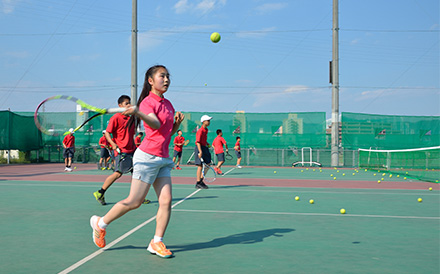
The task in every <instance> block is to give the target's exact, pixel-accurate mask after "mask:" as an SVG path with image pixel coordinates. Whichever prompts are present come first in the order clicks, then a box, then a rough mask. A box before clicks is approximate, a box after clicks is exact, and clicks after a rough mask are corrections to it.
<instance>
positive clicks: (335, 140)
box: [331, 0, 339, 167]
mask: <svg viewBox="0 0 440 274" xmlns="http://www.w3.org/2000/svg"><path fill="white" fill-rule="evenodd" d="M338 9H339V8H338V0H333V56H332V59H333V60H332V66H331V69H332V71H331V75H332V76H331V77H332V79H331V80H332V136H331V137H332V142H331V166H332V167H336V166H338V165H339V10H338Z"/></svg>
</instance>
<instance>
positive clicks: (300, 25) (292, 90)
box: [0, 0, 440, 118]
mask: <svg viewBox="0 0 440 274" xmlns="http://www.w3.org/2000/svg"><path fill="white" fill-rule="evenodd" d="M339 12H340V15H339V27H340V86H341V87H340V109H339V110H340V112H361V113H374V114H391V115H440V86H439V74H440V73H439V49H440V46H439V29H440V26H439V24H440V23H439V1H438V0H423V1H422V0H387V1H383V0H381V1H379V0H369V1H353V0H350V1H349V0H340V1H339ZM138 17H139V19H138V29H139V38H138V39H139V41H138V42H139V43H138V49H139V50H138V54H139V56H138V72H139V73H138V74H139V76H138V84H139V92H140V90H141V87H142V83H143V80H144V79H143V75H144V73H145V71H146V70H147V69H148V67H150V66H152V65H155V64H164V65H166V66H167V67H168V69H169V71H170V73H171V76H172V85H171V88H170V89H169V91H168V92H167V94H166V97H167V98H169V99H170V100H171V101H172V103H173V104H174V106H175V108H176V110H181V111H201V112H203V111H209V112H231V111H237V110H240V111H246V112H307V111H313V112H314V111H323V112H326V113H327V117H328V118H330V117H331V86H330V84H329V81H328V80H329V61H330V60H331V59H332V31H331V28H332V0H291V1H287V0H285V1H282V0H280V1H268V0H217V1H215V0H173V1H171V0H162V1H138ZM0 25H1V26H2V28H1V29H0V71H1V73H0V110H5V109H8V108H10V109H11V110H12V111H33V110H34V109H35V108H36V106H37V105H38V103H39V102H40V101H42V100H43V99H45V98H47V97H49V96H52V95H55V94H66V95H73V96H76V97H78V98H81V99H83V100H84V101H86V102H89V103H91V104H93V105H97V106H102V107H111V106H114V105H115V104H116V100H117V98H118V97H119V96H120V95H121V94H130V81H131V69H130V66H131V31H130V30H131V1H114V0H107V1H103V0H63V1H55V0H1V4H0ZM214 31H217V32H219V33H220V34H221V35H222V39H221V41H220V42H219V43H217V44H214V43H212V42H211V41H210V39H209V37H210V34H211V33H212V32H214Z"/></svg>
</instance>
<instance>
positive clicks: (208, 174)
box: [200, 158, 217, 183]
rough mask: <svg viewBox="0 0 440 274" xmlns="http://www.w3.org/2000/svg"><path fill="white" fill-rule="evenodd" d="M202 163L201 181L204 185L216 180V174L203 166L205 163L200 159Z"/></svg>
mask: <svg viewBox="0 0 440 274" xmlns="http://www.w3.org/2000/svg"><path fill="white" fill-rule="evenodd" d="M200 160H201V161H202V176H203V181H204V182H206V183H212V182H214V181H215V179H217V174H216V172H215V171H214V169H213V168H212V167H211V166H210V165H207V164H205V161H203V158H201V159H200Z"/></svg>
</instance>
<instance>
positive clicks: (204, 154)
mask: <svg viewBox="0 0 440 274" xmlns="http://www.w3.org/2000/svg"><path fill="white" fill-rule="evenodd" d="M211 119H212V117H209V116H208V115H203V116H202V117H201V118H200V122H201V123H202V126H201V127H200V129H199V130H198V131H197V133H196V147H195V149H194V163H195V164H196V166H197V175H196V176H197V182H196V188H202V189H207V188H208V186H207V185H206V184H205V183H204V182H203V175H202V168H203V165H202V160H201V159H203V162H205V164H207V165H210V164H211V153H210V152H209V148H208V145H209V144H208V126H209V125H210V124H211Z"/></svg>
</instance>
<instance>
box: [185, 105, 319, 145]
mask: <svg viewBox="0 0 440 274" xmlns="http://www.w3.org/2000/svg"><path fill="white" fill-rule="evenodd" d="M184 114H185V120H184V121H183V123H182V125H181V130H182V132H183V136H184V137H185V138H186V139H190V140H191V144H194V141H195V136H196V132H197V130H198V129H199V128H200V126H201V122H200V118H201V117H202V115H204V114H206V115H209V116H211V117H213V118H212V120H211V124H210V126H209V128H208V129H209V133H208V142H209V143H212V140H214V138H215V137H216V136H217V135H216V130H217V129H221V130H222V132H223V138H225V140H226V142H227V143H228V145H229V147H231V148H233V147H234V144H235V142H236V137H237V136H240V138H241V146H242V147H251V148H252V147H255V148H288V147H297V148H301V147H305V146H306V147H313V148H318V147H326V145H327V144H326V133H325V126H326V124H325V112H305V113H244V112H236V113H219V112H206V113H205V112H203V113H202V112H184Z"/></svg>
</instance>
